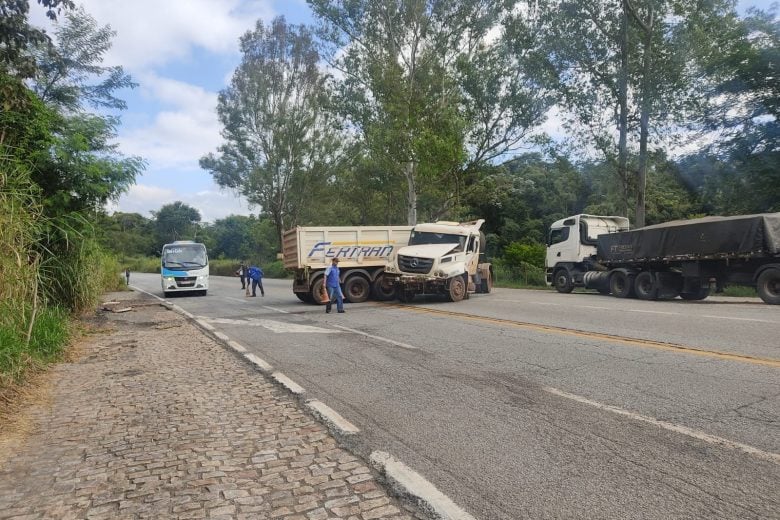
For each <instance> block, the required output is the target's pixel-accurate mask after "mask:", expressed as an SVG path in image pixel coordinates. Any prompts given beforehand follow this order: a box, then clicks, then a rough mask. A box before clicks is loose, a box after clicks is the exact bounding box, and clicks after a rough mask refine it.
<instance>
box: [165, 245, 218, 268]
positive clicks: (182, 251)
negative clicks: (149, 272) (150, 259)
mask: <svg viewBox="0 0 780 520" xmlns="http://www.w3.org/2000/svg"><path fill="white" fill-rule="evenodd" d="M208 262H209V261H208V257H207V256H206V246H204V245H203V244H176V245H169V246H166V247H165V248H163V252H162V266H163V267H165V268H166V269H202V268H203V267H206V265H208Z"/></svg>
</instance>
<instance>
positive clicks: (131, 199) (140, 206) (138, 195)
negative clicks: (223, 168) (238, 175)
mask: <svg viewBox="0 0 780 520" xmlns="http://www.w3.org/2000/svg"><path fill="white" fill-rule="evenodd" d="M176 201H181V202H184V203H185V204H188V205H189V206H192V207H193V208H195V209H197V210H198V211H199V212H200V215H201V219H202V220H203V221H204V222H214V220H216V219H221V218H225V217H227V216H229V215H249V214H250V213H253V212H252V211H250V208H249V207H248V205H247V203H246V202H245V201H244V200H242V199H241V198H240V197H239V196H237V195H235V194H234V193H231V192H229V191H225V190H220V189H219V188H218V187H217V186H212V187H211V189H208V190H201V191H198V192H186V191H183V190H173V189H167V188H161V187H159V186H150V185H146V184H136V185H135V186H132V187H131V188H130V191H129V192H128V193H126V194H124V195H123V196H122V197H121V198H120V199H119V201H118V202H117V203H110V204H108V205H107V206H106V210H107V211H108V212H109V213H113V212H116V211H121V212H123V213H139V214H141V215H143V216H145V217H147V218H148V217H150V216H151V212H152V211H159V209H160V208H161V207H163V206H164V205H166V204H172V203H174V202H176ZM254 213H255V214H256V213H257V209H256V208H255V211H254Z"/></svg>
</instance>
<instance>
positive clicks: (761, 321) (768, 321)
mask: <svg viewBox="0 0 780 520" xmlns="http://www.w3.org/2000/svg"><path fill="white" fill-rule="evenodd" d="M702 318H715V319H718V320H737V321H758V322H760V323H775V324H776V323H777V321H772V320H760V319H758V318H734V317H733V316H711V315H704V316H702Z"/></svg>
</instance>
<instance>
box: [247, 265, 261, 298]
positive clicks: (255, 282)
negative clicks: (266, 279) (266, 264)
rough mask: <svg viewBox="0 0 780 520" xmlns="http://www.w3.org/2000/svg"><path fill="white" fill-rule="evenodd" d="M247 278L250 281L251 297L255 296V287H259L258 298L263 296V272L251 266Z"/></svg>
mask: <svg viewBox="0 0 780 520" xmlns="http://www.w3.org/2000/svg"><path fill="white" fill-rule="evenodd" d="M248 273H249V277H248V278H247V280H252V296H257V287H258V286H259V287H260V296H265V290H264V289H263V270H262V269H260V268H259V267H257V266H256V265H253V266H251V267H250V268H249V270H248Z"/></svg>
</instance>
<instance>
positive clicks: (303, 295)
mask: <svg viewBox="0 0 780 520" xmlns="http://www.w3.org/2000/svg"><path fill="white" fill-rule="evenodd" d="M294 294H295V296H297V297H298V299H299V300H301V301H302V302H303V303H312V302H310V301H309V293H302V292H297V293H294Z"/></svg>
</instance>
